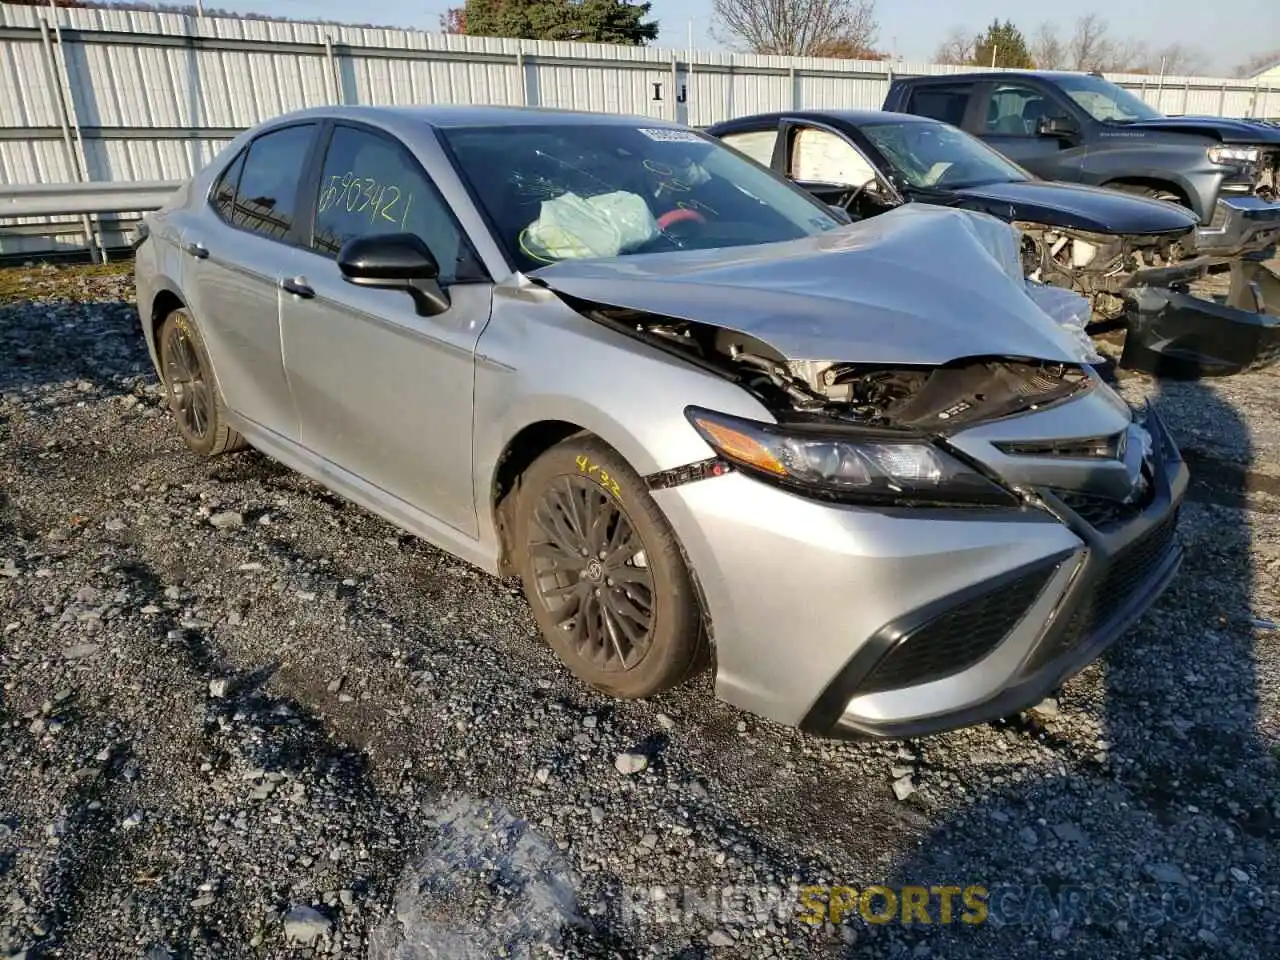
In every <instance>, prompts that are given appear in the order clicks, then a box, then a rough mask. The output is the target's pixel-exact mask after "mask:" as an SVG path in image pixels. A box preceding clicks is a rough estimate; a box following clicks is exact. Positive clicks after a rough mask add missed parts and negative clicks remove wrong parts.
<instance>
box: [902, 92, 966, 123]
mask: <svg viewBox="0 0 1280 960" xmlns="http://www.w3.org/2000/svg"><path fill="white" fill-rule="evenodd" d="M972 92H973V84H963V85H956V86H946V87H943V86H934V85H929V86H921V87H917V88H916V89H915V90H913V91H912V92H911V99H910V100H908V101H907V113H914V114H916V115H917V116H921V117H929V118H931V119H933V120H941V121H942V122H943V123H949V124H951V125H952V126H954V127H959V126H961V125H963V123H964V112H965V108H966V107H968V106H969V94H970V93H972Z"/></svg>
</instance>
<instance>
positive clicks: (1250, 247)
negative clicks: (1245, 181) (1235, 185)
mask: <svg viewBox="0 0 1280 960" xmlns="http://www.w3.org/2000/svg"><path fill="white" fill-rule="evenodd" d="M1193 236H1194V241H1193V248H1194V251H1195V253H1196V254H1197V256H1207V257H1215V258H1225V259H1234V258H1235V257H1239V256H1250V255H1252V256H1255V257H1258V258H1259V259H1263V260H1266V259H1269V258H1270V256H1271V255H1272V254H1273V253H1274V251H1275V247H1276V244H1277V243H1278V242H1280V202H1276V201H1269V200H1265V199H1263V198H1262V197H1258V196H1244V197H1232V196H1221V197H1219V198H1218V200H1217V202H1216V203H1215V204H1214V210H1213V217H1212V218H1211V219H1210V221H1209V223H1208V224H1206V225H1204V226H1201V227H1198V228H1196V231H1195V233H1194V234H1193Z"/></svg>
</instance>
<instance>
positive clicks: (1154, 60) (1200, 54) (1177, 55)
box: [1147, 43, 1209, 77]
mask: <svg viewBox="0 0 1280 960" xmlns="http://www.w3.org/2000/svg"><path fill="white" fill-rule="evenodd" d="M1208 62H1209V58H1208V57H1207V56H1205V53H1204V51H1203V50H1201V49H1200V48H1199V47H1192V46H1188V45H1187V44H1182V43H1171V44H1169V45H1168V46H1167V47H1164V48H1162V49H1160V50H1156V51H1155V52H1154V53H1152V54H1151V56H1150V57H1149V58H1148V59H1147V72H1148V73H1160V72H1161V68H1162V67H1163V71H1164V72H1165V73H1172V74H1176V75H1178V76H1184V77H1185V76H1189V75H1191V74H1195V73H1199V72H1200V71H1201V70H1203V69H1204V68H1205V65H1206V64H1207V63H1208Z"/></svg>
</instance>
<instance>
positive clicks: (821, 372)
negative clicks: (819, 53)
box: [137, 107, 1187, 736]
mask: <svg viewBox="0 0 1280 960" xmlns="http://www.w3.org/2000/svg"><path fill="white" fill-rule="evenodd" d="M299 170H301V171H302V172H303V175H302V177H301V178H299V176H298V171H299ZM137 289H138V304H139V308H140V312H141V320H142V328H143V332H144V334H145V336H146V338H147V343H148V344H149V346H150V348H151V353H152V357H153V359H154V362H155V364H156V367H157V370H158V371H159V373H160V375H161V377H162V379H163V382H164V385H165V388H166V390H167V394H168V398H169V405H170V407H171V408H172V410H173V412H174V415H175V425H176V427H177V430H178V432H179V433H180V434H181V436H182V437H183V439H184V440H185V441H186V443H187V445H188V446H189V447H190V448H191V450H192V451H194V452H195V453H197V454H199V455H205V456H209V455H213V454H218V453H225V452H228V451H231V450H234V449H237V448H240V447H243V446H245V445H251V446H254V447H257V448H259V449H260V450H262V451H264V452H266V453H267V454H269V455H271V456H272V457H275V458H277V459H279V460H280V461H282V462H283V463H285V464H288V465H289V466H291V467H293V468H295V469H297V470H299V471H301V472H302V473H304V474H306V475H308V476H310V477H313V478H315V479H316V480H317V481H319V482H320V483H322V484H324V485H325V486H326V487H328V488H330V489H331V490H334V491H336V492H338V493H339V494H341V495H343V496H346V497H348V498H350V499H351V500H353V501H355V502H357V503H360V504H363V505H364V506H366V507H367V508H369V509H371V510H373V511H375V512H377V513H379V514H381V515H382V516H384V517H386V518H387V519H388V520H389V521H390V522H392V523H394V524H396V525H398V526H400V527H402V528H403V529H405V530H408V531H410V532H412V533H414V534H417V535H418V536H421V537H422V538H424V539H426V540H428V541H430V542H432V543H434V544H436V545H438V546H439V547H441V548H442V549H444V550H447V551H449V552H451V553H453V554H454V555H456V556H458V557H461V558H463V559H465V560H468V561H470V562H472V563H474V564H476V565H478V566H479V567H481V568H483V569H484V570H487V571H489V572H491V573H494V574H501V573H514V574H518V575H519V576H520V577H521V579H522V580H523V583H524V589H525V593H526V595H527V597H528V600H529V603H530V605H531V607H532V610H533V615H534V619H535V620H536V623H537V625H538V627H539V628H540V632H541V636H542V638H543V639H544V640H545V641H546V642H547V643H548V644H549V645H550V647H551V648H552V649H553V650H554V651H555V653H556V654H557V655H558V656H559V657H560V658H561V659H562V660H563V662H564V663H565V664H566V665H567V666H568V668H569V669H570V670H572V671H573V673H575V674H576V675H577V676H578V677H580V678H581V679H582V680H583V681H585V682H586V683H588V684H591V685H592V686H594V687H596V688H597V689H599V690H602V691H605V692H606V693H609V694H612V695H615V696H620V697H647V696H650V695H653V694H656V693H658V692H660V691H662V690H665V689H668V688H670V687H673V686H675V685H677V684H679V683H681V682H683V681H684V680H685V679H686V678H688V677H690V676H691V675H693V674H694V673H695V672H697V671H699V670H701V669H703V668H704V667H706V666H707V665H710V666H711V669H713V670H714V674H715V687H716V690H717V692H718V693H719V695H720V696H721V697H723V698H724V699H725V700H727V701H729V702H730V703H733V704H736V705H737V706H739V707H741V708H743V709H746V710H750V711H754V712H756V713H758V714H761V715H764V716H766V717H770V718H773V719H774V720H777V721H781V722H783V723H788V724H800V725H802V726H803V727H805V728H807V729H810V730H813V731H816V732H818V733H821V734H825V735H837V736H841V735H872V736H911V735H917V734H921V733H927V732H929V731H935V730H942V729H947V728H951V727H956V726H960V725H965V724H972V723H978V722H981V721H984V720H988V719H993V718H997V717H1002V716H1006V715H1009V714H1011V713H1015V712H1017V711H1019V710H1021V709H1023V708H1025V707H1027V706H1029V705H1031V704H1034V703H1035V702H1036V701H1037V700H1038V699H1040V698H1041V697H1043V696H1044V695H1045V694H1046V693H1047V692H1049V691H1050V690H1052V689H1053V688H1054V687H1055V686H1057V685H1058V684H1059V683H1061V682H1062V681H1063V680H1064V679H1066V678H1067V677H1069V676H1071V675H1072V674H1074V673H1075V672H1077V671H1078V670H1080V669H1081V668H1082V667H1083V666H1084V665H1085V664H1087V663H1089V662H1090V661H1091V660H1093V659H1094V658H1095V657H1097V656H1098V654H1099V653H1100V652H1101V651H1102V650H1103V648H1105V647H1106V646H1107V645H1108V644H1109V643H1111V642H1112V641H1114V640H1115V639H1116V638H1117V637H1118V636H1120V635H1121V633H1122V632H1123V631H1124V630H1125V628H1126V627H1127V626H1128V625H1129V624H1131V623H1132V622H1133V621H1134V620H1135V618H1137V617H1139V616H1140V615H1141V614H1142V613H1143V612H1144V611H1145V610H1146V609H1147V608H1148V607H1149V605H1150V604H1151V603H1152V602H1153V601H1154V600H1155V599H1156V598H1157V597H1158V596H1159V595H1160V593H1161V591H1162V590H1163V589H1164V588H1165V586H1166V585H1167V584H1168V583H1169V581H1170V579H1171V578H1172V577H1173V575H1174V572H1175V570H1176V569H1177V567H1178V564H1179V560H1180V556H1181V554H1180V552H1179V547H1178V541H1177V537H1176V531H1175V525H1176V522H1177V514H1178V507H1179V503H1180V501H1181V500H1182V497H1183V495H1184V492H1185V489H1186V484H1187V468H1186V465H1185V464H1184V463H1183V462H1182V459H1181V458H1180V456H1179V455H1178V451H1177V448H1176V447H1175V445H1174V442H1173V440H1172V439H1171V438H1170V436H1169V433H1168V431H1167V430H1166V428H1165V426H1164V425H1163V424H1162V423H1161V421H1160V419H1159V417H1158V416H1157V415H1156V414H1155V413H1154V412H1153V411H1151V410H1150V409H1147V408H1142V409H1133V408H1131V407H1130V406H1128V405H1127V404H1126V403H1125V402H1124V401H1123V400H1122V399H1121V398H1120V397H1119V396H1118V395H1117V394H1116V393H1115V392H1114V391H1113V390H1112V389H1111V388H1110V387H1109V386H1107V385H1106V384H1105V383H1103V382H1102V381H1101V380H1100V379H1099V377H1098V376H1097V374H1096V373H1095V372H1094V370H1093V369H1092V368H1091V367H1090V366H1089V365H1088V363H1086V362H1084V361H1083V351H1084V350H1085V349H1086V348H1087V347H1088V343H1087V341H1086V342H1084V343H1081V341H1080V340H1079V339H1077V338H1076V337H1074V336H1073V335H1072V333H1071V331H1070V330H1068V329H1067V328H1065V327H1063V326H1060V325H1058V324H1057V323H1055V322H1054V321H1053V320H1051V319H1050V318H1049V316H1048V314H1047V313H1046V312H1045V311H1044V310H1042V309H1041V307H1040V306H1039V302H1038V301H1037V300H1036V299H1034V298H1033V296H1032V295H1031V293H1030V292H1029V291H1030V288H1029V287H1028V286H1027V284H1026V283H1025V281H1024V279H1023V277H1022V275H1021V267H1020V264H1019V262H1018V249H1017V234H1016V232H1015V231H1013V230H1011V229H1010V228H1009V227H1008V225H1007V224H1004V223H1001V222H1000V221H998V220H995V219H993V218H991V217H988V216H985V215H982V214H975V213H970V212H966V211H960V210H946V209H941V208H937V207H930V206H926V205H923V204H915V205H910V206H906V207H903V208H901V209H898V210H894V211H891V212H888V213H886V214H884V215H883V216H881V217H877V218H875V219H873V220H869V221H867V222H865V223H859V224H853V225H847V224H843V223H841V222H840V220H839V219H838V218H837V217H835V216H834V215H833V214H832V212H831V211H830V210H829V209H828V208H827V207H826V206H825V205H824V204H822V203H821V202H819V201H818V200H816V199H815V198H813V197H812V196H810V195H809V194H807V193H805V192H804V191H803V190H800V189H799V188H797V187H795V186H794V185H792V184H790V183H788V182H787V181H786V180H785V179H783V178H780V177H777V176H775V175H774V174H772V173H770V172H769V171H767V170H764V169H762V168H760V167H759V166H757V165H756V164H754V163H751V162H749V161H748V160H746V159H745V158H743V157H742V156H741V155H740V154H738V153H737V152H735V151H733V150H730V149H729V148H727V147H725V146H723V145H722V144H720V143H718V142H717V141H715V140H713V139H711V138H709V137H706V136H703V135H701V134H698V133H696V132H694V131H691V130H688V129H687V128H683V127H679V126H675V125H672V124H667V123H663V122H662V121H658V120H649V119H635V118H626V117H617V116H602V115H596V114H579V113H567V112H558V111H554V112H553V111H536V110H518V109H506V108H480V107H472V108H452V109H450V108H430V109H425V108H373V107H361V108H357V107H331V108H319V109H315V110H311V111H305V112H302V113H297V114H292V115H289V116H286V117H282V118H279V119H277V120H275V121H271V122H269V123H267V124H265V125H263V126H260V127H257V128H255V129H253V130H251V131H247V132H246V133H244V134H242V135H241V136H240V137H238V138H237V139H236V140H234V141H233V142H232V143H231V144H230V145H229V146H228V147H227V148H226V150H225V151H224V152H223V153H222V154H221V156H220V157H219V158H218V159H217V160H216V161H215V162H214V163H213V164H212V165H211V166H210V167H209V168H208V170H207V171H205V172H203V173H201V174H199V175H198V176H197V177H196V178H195V179H194V180H193V181H191V182H190V183H189V184H188V185H187V186H186V187H185V188H184V189H183V190H182V191H181V192H180V194H179V195H178V196H177V197H175V198H174V200H173V201H172V202H171V203H170V204H169V205H168V206H167V207H166V208H165V209H163V210H161V211H160V212H158V213H155V214H151V215H149V216H148V217H147V219H146V236H145V238H144V239H142V240H141V242H140V245H139V247H138V253H137ZM1057 292H1059V293H1062V291H1057ZM1066 295H1067V296H1069V297H1073V296H1074V295H1072V294H1066ZM1076 299H1078V298H1076ZM526 659H527V658H514V657H513V659H512V662H513V663H520V662H525V661H526ZM494 682H495V683H500V682H503V678H502V677H499V676H495V677H494Z"/></svg>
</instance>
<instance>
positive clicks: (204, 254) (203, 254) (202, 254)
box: [184, 240, 209, 260]
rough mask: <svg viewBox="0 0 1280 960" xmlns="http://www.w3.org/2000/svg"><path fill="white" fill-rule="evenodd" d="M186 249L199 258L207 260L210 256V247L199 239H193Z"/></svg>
mask: <svg viewBox="0 0 1280 960" xmlns="http://www.w3.org/2000/svg"><path fill="white" fill-rule="evenodd" d="M184 249H185V250H186V251H187V253H189V254H191V256H193V257H195V258H196V259H197V260H205V259H207V258H208V256H209V248H208V247H206V246H205V245H204V244H203V243H201V242H200V241H199V240H192V241H191V242H190V243H188V244H187V245H186V247H185V248H184Z"/></svg>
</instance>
